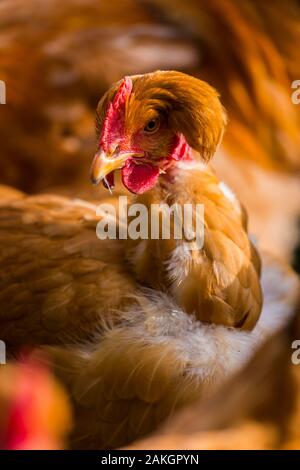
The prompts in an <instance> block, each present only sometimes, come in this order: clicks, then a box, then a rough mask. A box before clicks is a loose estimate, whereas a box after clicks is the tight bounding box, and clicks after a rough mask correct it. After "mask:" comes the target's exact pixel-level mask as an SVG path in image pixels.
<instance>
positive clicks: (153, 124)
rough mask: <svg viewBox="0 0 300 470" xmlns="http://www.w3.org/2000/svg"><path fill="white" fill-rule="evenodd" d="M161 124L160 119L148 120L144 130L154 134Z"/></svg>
mask: <svg viewBox="0 0 300 470" xmlns="http://www.w3.org/2000/svg"><path fill="white" fill-rule="evenodd" d="M159 125H160V119H159V118H155V119H150V121H148V122H147V124H146V125H145V127H144V132H146V133H147V134H153V133H154V132H155V131H157V129H158V128H159Z"/></svg>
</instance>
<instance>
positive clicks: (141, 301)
mask: <svg viewBox="0 0 300 470" xmlns="http://www.w3.org/2000/svg"><path fill="white" fill-rule="evenodd" d="M154 105H155V106H154ZM153 106H154V107H153ZM157 106H159V109H160V111H161V112H160V114H159V113H158V109H157ZM142 111H146V112H145V114H144V113H143V112H142ZM97 115H98V121H97V128H98V138H99V140H98V147H99V148H98V149H97V153H96V156H95V158H94V161H93V165H92V179H93V181H94V182H95V183H99V182H100V181H101V180H102V179H103V181H104V183H105V185H106V186H107V187H109V188H110V189H111V187H112V185H113V179H114V174H113V172H114V171H115V170H116V169H120V170H121V174H122V181H123V184H124V186H126V188H127V189H129V190H130V191H131V192H132V193H136V194H137V195H136V196H133V200H132V204H134V203H135V202H139V201H140V202H144V203H145V204H146V206H147V205H148V206H149V205H150V204H152V203H153V202H156V201H158V202H162V201H165V199H166V200H167V199H168V198H170V200H171V202H172V201H174V200H177V199H178V201H179V202H180V203H185V202H189V203H190V202H192V203H197V202H200V203H204V204H205V207H206V210H205V237H204V246H203V248H202V249H200V250H198V251H196V250H194V251H193V254H192V260H191V261H190V260H189V262H188V263H187V259H186V258H185V259H182V256H181V255H182V253H180V250H178V252H176V256H175V255H174V250H176V244H177V243H178V246H179V247H180V249H182V247H184V246H186V244H187V240H185V239H183V240H179V241H177V240H176V239H175V238H172V237H171V239H170V240H164V239H159V240H143V241H145V243H146V244H145V245H144V246H142V249H139V250H136V247H135V246H134V243H133V244H132V242H131V240H128V241H126V240H109V239H108V240H104V241H103V240H102V241H99V240H98V239H97V238H96V234H95V228H96V224H97V221H98V219H97V217H96V206H95V205H92V204H91V203H87V202H83V201H78V200H69V199H67V198H62V197H58V196H51V195H40V196H31V197H26V196H24V195H22V194H20V193H18V192H17V193H14V191H11V190H9V193H8V196H7V198H5V190H3V191H2V203H1V211H0V234H1V239H0V242H1V245H2V246H3V251H2V253H1V256H2V265H3V266H7V269H6V270H5V271H4V270H3V273H2V275H1V283H0V295H1V297H0V305H1V315H0V328H1V335H2V339H4V340H5V341H6V342H7V343H8V346H9V350H10V351H12V352H13V353H14V354H16V353H17V349H18V348H21V347H22V346H24V345H28V344H34V345H36V344H48V345H49V344H52V345H53V344H57V343H60V344H61V345H60V346H52V347H49V346H47V347H45V348H44V349H45V350H46V351H47V353H48V355H49V357H50V360H51V361H53V363H54V365H55V369H56V372H57V374H58V376H59V377H60V378H61V380H62V381H63V382H64V384H65V385H66V387H67V389H68V391H69V393H70V397H72V400H73V406H74V413H75V427H74V432H73V435H72V440H71V444H72V447H74V448H80V447H81V448H84V447H89V448H99V447H115V446H120V445H125V444H126V443H129V442H130V441H132V440H133V439H136V438H138V437H141V436H143V435H145V434H146V433H147V432H150V431H151V430H153V429H155V427H156V426H157V425H158V424H159V423H160V422H161V421H162V420H164V419H165V418H167V417H169V416H171V415H172V414H173V412H174V410H176V409H177V408H179V407H181V406H183V405H184V404H187V403H190V402H192V401H195V400H197V399H199V398H204V397H205V395H206V394H207V393H211V391H212V390H214V389H215V388H216V387H218V386H219V385H220V384H221V383H222V382H223V381H224V379H225V378H226V377H227V376H229V375H230V374H231V373H232V372H233V371H234V370H236V369H238V368H239V367H241V365H242V364H243V363H244V361H245V360H246V359H247V358H248V357H249V356H250V355H251V354H252V352H253V350H254V349H255V347H256V345H257V344H258V343H259V341H261V338H263V337H265V336H266V335H267V334H269V332H270V331H272V330H274V329H275V328H276V327H277V326H278V324H280V322H282V321H285V320H286V318H287V317H288V316H289V314H290V304H293V302H294V300H293V296H294V291H295V290H297V289H298V284H297V281H296V280H295V278H294V275H293V274H292V273H290V272H289V270H287V273H284V272H282V270H281V269H280V263H276V262H274V263H273V262H271V261H269V260H267V261H266V264H265V266H264V270H263V276H264V275H266V274H267V273H268V275H270V272H271V273H272V272H276V269H277V271H278V277H276V278H275V280H274V282H272V283H271V286H269V285H268V283H266V284H265V285H264V294H265V296H266V301H265V304H264V310H263V315H262V318H261V319H259V314H260V310H261V306H262V297H261V288H260V281H259V272H260V262H259V258H258V255H257V253H256V251H255V249H254V248H253V246H252V244H251V243H250V241H249V239H248V236H247V229H246V216H245V212H244V210H243V209H242V207H241V206H240V204H239V203H238V201H237V199H236V198H235V197H234V196H233V195H232V194H231V192H230V191H229V190H228V189H227V188H226V187H224V186H223V185H222V184H221V185H220V183H219V182H218V180H217V178H216V177H215V175H214V174H213V173H212V171H211V170H210V169H209V168H208V167H207V166H206V163H207V162H208V160H210V158H211V157H212V155H213V154H214V152H215V149H216V147H217V145H218V144H219V142H220V139H221V137H222V134H223V127H224V121H225V118H224V111H223V108H222V106H221V104H220V102H219V99H218V95H217V93H216V91H215V90H214V89H213V88H211V87H210V86H209V85H207V84H206V83H204V82H201V81H200V80H197V79H195V78H193V77H189V76H187V75H185V74H181V73H179V72H156V73H153V74H148V75H144V76H134V77H131V78H129V77H127V78H125V79H124V80H122V81H121V82H119V83H117V84H116V85H114V86H113V88H112V89H110V90H109V91H108V93H106V94H105V95H104V97H103V98H102V100H101V101H100V103H99V106H98V112H97ZM192 148H193V149H194V150H193V151H192ZM199 185H200V186H199ZM108 201H111V203H112V205H113V206H115V205H116V198H114V197H111V198H110V199H109V200H108ZM108 201H105V202H108ZM102 202H103V201H102ZM167 202H168V201H167ZM131 207H132V205H131ZM152 242H153V245H152ZM148 243H149V244H150V245H147V244H148ZM143 250H145V251H143ZM159 250H160V251H161V253H162V256H161V257H159V256H158V254H159V253H160V251H159ZM182 252H185V248H183V249H182ZM149 253H150V254H151V258H150V260H151V261H152V262H153V265H151V264H150V268H149ZM201 253H203V255H204V256H203V259H201V256H200V255H201ZM143 255H145V258H144V260H145V261H146V263H144V261H143ZM170 257H171V258H172V264H173V271H174V273H175V274H176V271H178V272H179V273H180V275H181V278H180V279H179V281H180V282H178V279H176V280H175V282H174V285H173V286H172V282H170V278H168V276H167V274H168V272H169V270H167V273H166V272H165V267H166V264H167V263H168V262H169V263H170ZM194 257H195V259H194ZM197 257H198V258H197ZM126 260H128V261H130V262H131V263H132V264H134V267H131V268H130V267H129V265H127V263H126ZM166 261H167V263H166ZM202 262H203V263H205V269H202V270H201V263H202ZM147 263H148V265H147ZM171 266H172V265H171ZM173 276H174V274H173ZM157 279H158V280H159V283H158V282H157ZM283 279H286V283H283V282H282V281H283ZM171 280H172V278H171ZM278 283H279V285H280V284H281V283H282V286H281V289H278V286H277V284H278ZM189 284H190V286H189ZM274 284H275V285H276V287H275V288H274ZM201 293H202V294H203V298H202V297H201ZM285 296H286V297H287V299H285V308H284V312H283V314H282V318H281V316H280V318H278V316H276V311H273V310H275V306H274V305H276V303H277V302H279V301H280V299H281V297H285ZM4 307H5V308H4ZM264 312H265V314H264ZM228 326H230V327H232V326H235V327H236V328H228ZM250 330H252V331H250ZM72 342H73V343H75V344H72ZM78 343H79V344H78Z"/></svg>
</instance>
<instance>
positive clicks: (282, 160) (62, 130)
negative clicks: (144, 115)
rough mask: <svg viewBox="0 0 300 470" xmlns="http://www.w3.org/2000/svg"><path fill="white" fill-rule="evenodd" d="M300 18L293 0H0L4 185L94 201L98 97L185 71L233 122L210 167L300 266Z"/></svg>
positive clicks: (258, 231)
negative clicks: (295, 98)
mask: <svg viewBox="0 0 300 470" xmlns="http://www.w3.org/2000/svg"><path fill="white" fill-rule="evenodd" d="M299 20H300V4H299V2H297V1H296V0H288V1H285V2H282V1H281V0H273V1H264V2H262V1H260V0H210V1H209V2H207V1H205V0H109V1H107V0H64V1H63V2H62V1H60V0H2V1H1V3H0V79H1V80H4V81H5V82H6V86H7V104H6V105H2V106H0V141H1V146H0V183H4V184H7V185H12V186H15V187H17V188H19V189H22V190H24V191H26V192H29V193H34V192H41V191H42V192H45V191H46V192H56V193H64V194H70V195H72V196H77V197H86V198H91V199H97V198H98V197H100V194H99V190H93V189H91V188H90V187H89V182H88V168H89V165H90V161H91V158H92V155H93V153H94V151H95V138H94V112H95V108H96V105H97V101H98V99H99V98H100V97H101V95H102V93H103V92H104V91H105V90H106V89H107V87H108V86H109V85H110V84H111V83H112V82H113V81H115V80H118V79H120V78H121V77H122V76H124V75H126V74H134V73H144V72H149V71H153V70H155V69H178V70H182V71H185V72H188V73H190V74H193V75H196V76H199V77H201V78H202V79H205V80H208V81H209V82H210V83H211V84H212V85H214V86H215V87H217V88H218V90H219V91H220V93H221V96H222V101H223V104H224V105H225V107H226V108H227V110H228V114H229V124H228V129H227V133H226V135H225V138H224V143H223V145H222V147H221V149H220V151H219V153H218V155H217V156H216V157H215V159H214V162H213V165H214V167H215V169H216V171H217V172H218V174H219V176H220V178H222V179H223V180H225V181H226V182H227V183H229V184H230V185H231V186H232V188H233V189H234V191H235V192H236V193H237V194H238V196H239V198H240V199H241V201H242V202H243V203H244V204H245V206H246V207H247V209H248V211H249V213H250V229H251V232H252V233H253V234H254V236H255V237H256V239H257V240H258V242H259V244H260V245H261V246H262V247H263V248H268V249H269V250H271V251H272V252H273V253H275V254H278V255H280V256H282V257H285V258H286V259H287V260H288V261H290V262H292V263H294V265H295V266H296V265H297V261H296V253H297V245H298V240H299V212H300V209H299V206H300V205H299V202H300V184H299V168H300V132H299V130H300V105H298V106H297V105H295V104H293V103H292V100H291V94H292V91H293V90H292V88H291V83H292V81H294V80H296V79H300V60H299V51H300V21H299ZM298 256H299V249H298ZM298 263H299V261H298ZM298 269H299V264H298Z"/></svg>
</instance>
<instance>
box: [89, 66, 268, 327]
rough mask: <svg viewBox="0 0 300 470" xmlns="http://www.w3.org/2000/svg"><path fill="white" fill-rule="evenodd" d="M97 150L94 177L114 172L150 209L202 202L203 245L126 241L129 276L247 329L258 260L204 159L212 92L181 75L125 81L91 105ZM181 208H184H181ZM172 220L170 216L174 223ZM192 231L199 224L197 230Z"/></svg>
mask: <svg viewBox="0 0 300 470" xmlns="http://www.w3.org/2000/svg"><path fill="white" fill-rule="evenodd" d="M97 117H98V119H97V128H98V142H99V144H98V145H99V148H98V152H97V154H96V156H95V159H94V162H93V166H92V179H93V181H94V182H95V183H98V182H99V181H101V180H103V179H104V181H105V184H106V185H110V184H113V178H114V174H113V173H114V170H115V169H119V168H121V173H122V181H123V184H124V185H125V186H126V187H127V189H128V190H129V191H131V192H133V193H136V194H138V196H137V197H136V198H135V199H134V201H133V203H136V204H142V205H143V206H145V207H146V208H147V210H148V212H149V213H150V210H151V208H152V207H153V206H154V205H156V207H158V209H157V210H158V211H161V212H162V209H161V208H160V207H159V204H162V203H164V204H168V206H172V205H173V204H174V203H176V204H177V205H178V206H179V207H180V208H184V205H185V204H192V205H193V208H192V211H193V217H195V207H196V205H197V204H203V205H204V208H205V216H204V245H203V249H201V250H199V249H194V250H192V247H191V246H190V245H191V244H190V243H188V241H187V240H186V237H185V239H183V240H182V241H177V240H175V239H174V237H173V236H171V238H170V239H167V240H164V239H161V237H160V238H159V239H158V240H154V239H153V237H151V230H152V227H151V224H149V225H150V226H149V230H148V234H147V239H146V240H142V241H141V240H132V239H130V237H129V238H128V243H127V249H126V252H127V258H128V259H129V262H131V264H132V265H133V272H134V275H135V277H136V279H137V280H138V281H139V282H141V283H142V284H145V285H147V286H149V287H152V288H155V289H161V288H164V289H165V290H166V291H167V292H170V293H172V295H173V296H174V298H175V299H176V301H177V303H178V305H180V306H181V307H182V308H184V309H185V310H186V311H188V312H190V313H194V314H195V315H196V316H197V318H198V319H200V320H203V321H207V322H213V323H221V324H224V325H228V326H238V327H241V328H245V329H251V328H253V326H254V325H255V323H256V321H257V319H258V317H259V314H260V310H261V305H262V298H261V290H260V284H259V273H260V261H259V257H258V255H257V253H256V250H255V248H254V247H253V245H252V244H251V242H250V241H249V239H248V237H247V227H246V225H247V224H246V220H245V212H244V210H243V209H242V207H241V206H240V204H239V202H238V200H237V199H236V198H235V197H234V195H232V194H231V193H230V190H228V189H227V188H226V187H224V185H222V183H220V182H219V181H218V179H217V178H216V177H215V176H214V175H213V173H212V172H211V170H210V169H209V168H206V165H205V164H206V163H207V162H208V161H209V160H210V159H211V157H212V156H213V154H214V153H215V150H216V147H217V146H218V144H219V143H220V140H221V137H222V135H223V130H224V125H225V120H226V119H225V112H224V110H223V108H222V106H221V104H220V101H219V98H218V95H217V93H216V91H215V90H214V89H213V88H212V87H210V86H209V85H208V84H206V83H205V82H203V81H201V80H198V79H195V78H193V77H191V76H188V75H186V74H183V73H181V72H172V71H170V72H161V71H157V72H154V73H150V74H146V75H142V76H134V77H126V78H125V79H124V80H123V81H121V82H119V83H118V84H116V85H113V86H112V88H111V89H110V90H109V91H108V92H107V93H106V94H105V95H104V97H103V98H102V99H101V100H100V103H99V105H98V109H97ZM182 210H183V209H182ZM174 223H175V222H174ZM197 230H199V228H197Z"/></svg>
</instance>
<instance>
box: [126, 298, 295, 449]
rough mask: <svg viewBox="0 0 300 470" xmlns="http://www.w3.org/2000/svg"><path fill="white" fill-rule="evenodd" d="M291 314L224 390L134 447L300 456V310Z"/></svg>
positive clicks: (194, 406) (191, 408)
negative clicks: (265, 451) (281, 452)
mask: <svg viewBox="0 0 300 470" xmlns="http://www.w3.org/2000/svg"><path fill="white" fill-rule="evenodd" d="M298 298H299V297H298ZM295 308H296V310H295V311H294V315H292V316H291V318H290V319H289V321H288V323H287V324H286V325H285V326H283V327H281V328H280V329H279V331H278V332H276V333H275V334H273V335H272V336H271V337H270V338H269V339H268V340H267V341H265V342H264V343H263V344H262V345H261V347H260V348H259V349H258V351H257V352H256V353H255V355H254V357H253V358H252V359H251V360H250V361H249V362H248V363H247V364H246V365H245V367H244V368H243V369H242V370H241V371H240V372H239V373H237V374H235V375H234V376H233V377H232V378H231V379H230V380H229V381H228V382H227V383H226V384H225V385H224V386H223V387H222V390H220V391H219V392H218V393H216V394H214V395H213V396H211V397H210V398H209V399H207V400H206V401H204V402H202V403H201V404H194V405H193V406H190V407H187V409H186V410H185V411H184V412H182V413H179V414H178V416H177V417H176V419H174V420H173V421H172V422H170V423H169V426H165V427H164V428H163V429H161V430H160V432H157V433H156V435H154V436H153V437H151V438H149V439H147V440H143V441H141V442H139V443H136V444H134V445H133V446H132V447H133V448H140V449H173V450H174V449H180V450H182V449H215V450H221V449H223V450H229V449H231V450H237V449H239V450H245V449H268V450H270V449H277V450H278V449H281V450H282V449H285V450H287V449H289V450H292V449H293V450H296V449H298V450H299V449H300V431H299V429H300V428H299V425H300V393H299V392H300V369H299V337H300V310H299V304H298V306H297V304H295ZM224 396H226V400H224V399H223V398H224Z"/></svg>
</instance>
